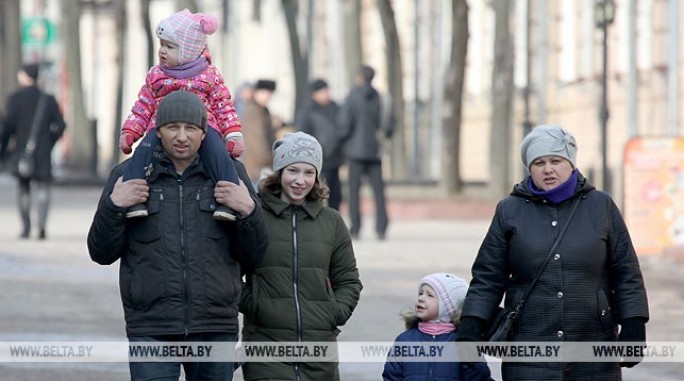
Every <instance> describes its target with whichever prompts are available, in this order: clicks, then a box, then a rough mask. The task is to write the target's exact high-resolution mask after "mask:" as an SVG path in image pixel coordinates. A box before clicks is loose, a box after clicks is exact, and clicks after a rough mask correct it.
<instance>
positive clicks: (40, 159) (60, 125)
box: [0, 64, 66, 239]
mask: <svg viewBox="0 0 684 381" xmlns="http://www.w3.org/2000/svg"><path fill="white" fill-rule="evenodd" d="M37 78H38V65H33V64H31V65H24V66H23V67H22V68H21V70H20V71H19V73H18V74H17V79H18V80H19V85H20V86H21V88H20V89H19V90H17V91H15V92H14V93H12V94H11V95H10V96H9V97H8V98H7V117H6V118H5V121H4V125H3V129H2V133H1V134H0V159H5V158H8V162H9V166H8V167H9V169H10V170H11V171H12V173H13V174H14V175H15V177H16V178H17V181H18V182H19V193H18V195H19V197H18V202H17V204H18V206H19V214H20V216H21V219H22V222H23V226H22V232H21V238H28V236H29V233H30V231H31V220H30V214H31V213H30V208H29V206H30V204H31V202H30V201H31V183H32V182H35V186H36V188H37V196H38V197H37V201H38V238H40V239H44V238H45V224H46V221H47V214H48V207H49V200H50V186H49V185H50V182H51V181H52V163H51V153H52V148H53V147H54V145H55V143H56V142H57V140H58V139H59V138H60V137H61V136H62V133H63V132H64V128H65V127H66V125H65V123H64V119H63V118H62V112H61V111H60V109H59V106H58V105H57V101H56V100H55V98H54V97H53V96H51V95H48V94H45V93H44V92H42V91H41V90H40V89H39V88H38V86H37V85H36V80H37ZM41 98H42V102H41V101H40V100H41ZM41 103H42V106H41ZM34 123H35V133H34V135H35V139H34V147H35V149H34V154H33V171H31V173H30V174H26V173H21V171H19V170H18V159H19V157H20V156H21V155H22V154H24V153H25V152H26V147H27V143H28V142H29V140H30V136H31V135H32V134H31V131H32V130H33V129H34V128H33V125H34Z"/></svg>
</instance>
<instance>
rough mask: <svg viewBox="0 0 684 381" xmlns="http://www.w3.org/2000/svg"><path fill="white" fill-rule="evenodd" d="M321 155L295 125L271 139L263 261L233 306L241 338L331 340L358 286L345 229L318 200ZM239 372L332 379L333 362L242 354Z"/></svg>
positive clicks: (248, 376)
mask: <svg viewBox="0 0 684 381" xmlns="http://www.w3.org/2000/svg"><path fill="white" fill-rule="evenodd" d="M322 157H323V154H322V150H321V146H320V144H319V143H318V142H317V141H316V139H315V138H313V137H312V136H310V135H307V134H305V133H303V132H297V133H291V134H286V135H285V136H284V137H283V139H281V140H279V141H277V142H276V143H275V144H274V145H273V171H274V173H273V174H272V175H270V176H269V177H267V178H266V179H264V180H263V181H262V182H261V184H260V189H259V196H260V198H261V201H262V208H263V210H264V212H265V213H264V217H265V219H266V226H267V228H268V236H269V247H268V252H267V254H266V258H265V259H264V261H263V262H262V263H260V264H259V265H257V266H256V267H255V268H251V269H247V278H246V279H247V284H246V285H245V287H244V288H243V296H242V301H241V308H240V309H241V312H242V313H243V314H244V318H245V319H244V322H245V323H244V324H245V326H244V330H243V337H242V340H243V342H245V344H249V342H302V343H305V342H332V343H334V342H335V341H336V338H337V334H338V333H339V329H338V328H337V327H338V326H341V325H344V324H345V323H346V322H347V320H348V319H349V318H350V317H351V314H352V311H353V310H354V308H355V307H356V304H357V302H358V300H359V295H360V293H361V289H362V285H361V281H360V280H359V272H358V269H357V267H356V259H355V258H354V250H353V248H352V242H351V237H350V235H349V230H348V228H347V226H346V224H345V222H344V220H343V219H342V217H341V216H340V215H339V214H338V213H337V212H336V211H335V210H333V209H331V208H328V207H326V206H324V204H323V200H324V199H325V198H326V196H327V193H328V189H327V187H326V186H325V185H324V184H323V183H322V182H321V180H320V179H319V174H320V170H321V167H322V164H323V159H322ZM331 348H334V344H333V345H332V346H331ZM327 355H328V356H329V355H330V353H328V354H327ZM319 360H320V359H319ZM243 374H244V377H245V380H247V381H251V380H338V379H339V374H338V364H337V363H336V362H331V361H325V362H320V361H319V362H316V358H309V359H304V358H302V361H301V362H291V363H284V362H263V363H258V362H250V361H248V362H246V363H245V364H244V365H243Z"/></svg>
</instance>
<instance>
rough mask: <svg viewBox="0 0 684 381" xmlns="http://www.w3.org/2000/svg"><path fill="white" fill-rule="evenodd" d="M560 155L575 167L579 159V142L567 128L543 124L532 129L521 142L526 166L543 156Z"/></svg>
mask: <svg viewBox="0 0 684 381" xmlns="http://www.w3.org/2000/svg"><path fill="white" fill-rule="evenodd" d="M551 155H553V156H560V157H562V158H565V159H567V160H568V161H569V162H570V164H572V166H573V167H575V166H576V165H575V163H576V161H577V142H576V141H575V137H574V136H572V135H571V134H570V133H569V132H568V131H567V130H566V129H564V128H563V127H561V126H555V125H541V126H537V127H536V128H535V129H533V130H532V132H530V133H529V134H528V135H527V136H525V138H524V139H523V141H522V143H521V144H520V158H521V159H522V163H523V165H524V166H525V167H526V168H528V169H529V168H530V165H532V162H533V161H535V160H536V159H538V158H540V157H542V156H551Z"/></svg>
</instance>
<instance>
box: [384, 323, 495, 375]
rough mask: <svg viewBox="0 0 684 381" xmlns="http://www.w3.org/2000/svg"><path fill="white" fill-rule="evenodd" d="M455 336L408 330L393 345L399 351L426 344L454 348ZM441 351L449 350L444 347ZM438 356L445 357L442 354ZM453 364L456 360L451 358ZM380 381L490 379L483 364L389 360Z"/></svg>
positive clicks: (484, 363) (413, 329)
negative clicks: (450, 345) (440, 344)
mask: <svg viewBox="0 0 684 381" xmlns="http://www.w3.org/2000/svg"><path fill="white" fill-rule="evenodd" d="M456 335H457V332H451V333H445V334H442V335H429V334H427V333H423V332H421V331H420V330H418V328H411V329H409V330H408V331H405V332H403V333H402V334H400V335H399V336H397V338H396V340H395V341H394V343H395V346H397V347H400V346H401V345H402V343H411V344H414V343H422V344H425V345H428V344H430V343H451V344H455V341H456ZM407 345H408V344H407ZM414 345H415V344H414ZM445 348H449V347H448V346H445ZM442 353H446V351H443V352H442ZM454 356H456V354H454ZM454 360H457V359H456V358H454ZM382 379H383V381H489V380H491V379H492V378H491V372H490V371H489V367H488V366H487V363H486V362H477V363H472V364H471V363H463V362H456V361H454V362H444V361H433V362H428V361H425V362H418V361H405V362H401V361H392V358H391V356H390V357H388V359H387V362H386V363H385V369H384V371H383V372H382Z"/></svg>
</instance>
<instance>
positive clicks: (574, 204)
mask: <svg viewBox="0 0 684 381" xmlns="http://www.w3.org/2000/svg"><path fill="white" fill-rule="evenodd" d="M582 197H583V196H580V197H577V198H576V199H575V200H573V201H572V206H571V207H570V213H569V214H568V220H567V221H566V222H565V226H563V229H562V230H561V231H560V233H559V234H558V237H556V240H555V241H554V242H553V246H551V250H549V254H548V255H547V256H546V259H545V260H544V263H543V264H542V265H541V267H540V268H539V270H537V274H536V275H535V276H534V279H533V280H532V283H530V285H529V287H527V290H525V293H524V294H523V297H522V299H520V301H518V303H517V304H516V306H515V309H514V310H513V312H512V313H513V314H514V315H513V316H512V317H513V319H515V318H516V317H517V316H518V314H519V313H520V309H521V308H522V306H523V304H524V303H525V300H527V297H528V296H530V293H531V292H532V289H533V288H534V286H535V284H537V281H538V280H539V277H541V275H542V273H543V272H544V269H545V268H546V265H547V264H548V263H549V261H550V260H551V257H552V256H553V255H554V253H555V252H556V249H557V248H558V245H560V241H561V239H562V238H563V236H564V235H565V232H566V231H567V230H568V226H570V221H571V220H572V216H573V215H575V211H576V210H577V206H578V205H579V203H580V199H581V198H582Z"/></svg>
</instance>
